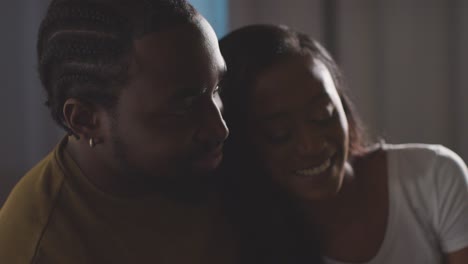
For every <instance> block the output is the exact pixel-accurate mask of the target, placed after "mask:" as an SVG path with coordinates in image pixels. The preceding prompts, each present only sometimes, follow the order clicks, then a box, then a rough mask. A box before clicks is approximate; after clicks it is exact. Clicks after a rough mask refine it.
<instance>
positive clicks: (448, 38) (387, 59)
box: [0, 0, 468, 205]
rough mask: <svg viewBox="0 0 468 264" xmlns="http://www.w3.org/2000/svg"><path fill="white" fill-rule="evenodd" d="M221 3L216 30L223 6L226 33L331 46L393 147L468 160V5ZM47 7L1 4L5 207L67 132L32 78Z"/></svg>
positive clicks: (441, 1) (32, 0)
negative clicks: (298, 37) (283, 34)
mask: <svg viewBox="0 0 468 264" xmlns="http://www.w3.org/2000/svg"><path fill="white" fill-rule="evenodd" d="M210 1H211V2H212V3H215V2H216V3H217V4H216V5H215V4H209V3H208V2H210ZM213 1H215V2H213ZM219 1H222V0H198V1H196V2H198V3H197V5H200V6H202V5H203V6H205V9H204V11H203V12H215V13H213V14H211V15H210V14H206V15H207V17H208V18H209V19H211V20H213V21H211V22H213V23H216V24H217V25H216V26H215V28H216V29H217V31H218V33H220V34H223V33H224V32H223V27H225V26H226V25H225V24H224V23H225V17H223V16H226V14H221V13H222V12H225V10H226V9H225V8H227V16H228V18H229V19H228V22H229V24H228V28H227V30H230V29H234V28H237V27H239V26H242V25H246V24H250V23H283V24H287V25H289V26H291V27H293V28H296V29H299V30H301V31H304V32H307V33H309V34H311V35H312V36H314V37H315V38H317V39H318V40H320V41H321V42H322V43H324V44H325V45H326V46H327V47H328V48H329V49H331V50H332V53H333V54H334V55H335V57H337V59H338V61H339V62H340V64H341V65H342V68H343V71H344V73H345V76H346V78H347V80H348V84H349V86H350V90H351V92H352V94H353V98H354V99H355V102H356V104H357V107H358V109H359V110H360V112H361V113H362V115H363V117H364V119H365V121H366V122H367V123H368V126H369V131H370V132H371V133H372V134H374V135H377V136H383V137H384V138H385V139H387V141H389V142H391V143H402V142H423V143H440V144H444V145H446V146H448V147H450V148H452V149H453V150H455V151H456V152H457V153H459V154H460V155H461V156H462V157H463V158H464V159H465V160H468V137H467V135H468V122H467V118H468V77H467V76H468V74H467V72H468V54H467V49H466V47H468V1H464V0H387V1H385V0H353V1H349V0H232V1H230V2H229V3H228V4H226V5H221V4H219ZM47 3H48V0H15V1H1V2H0V32H1V36H2V37H1V41H0V58H1V60H0V84H1V86H0V120H2V122H1V124H2V125H1V128H2V129H1V130H0V139H1V143H0V205H1V204H2V203H3V201H4V199H5V198H6V196H7V195H8V193H9V191H10V190H11V188H12V187H13V185H14V184H15V183H16V182H17V181H18V179H19V178H20V177H21V176H22V175H23V174H24V173H25V172H26V171H27V170H28V169H29V168H30V167H31V166H33V165H34V164H35V163H36V162H38V161H39V160H40V159H41V158H42V157H43V156H44V155H45V154H46V153H48V152H49V151H50V150H51V148H53V147H54V146H55V144H56V143H57V141H58V140H59V139H60V138H61V137H62V136H63V132H62V131H61V130H60V129H58V128H57V127H56V126H55V125H54V124H53V122H52V121H51V119H50V118H49V115H48V112H47V110H46V108H45V107H44V106H43V102H44V94H43V92H42V88H41V87H40V84H39V81H38V78H37V74H36V59H35V42H36V35H37V28H38V26H39V21H40V19H41V17H42V16H43V13H44V9H45V7H46V5H47ZM210 7H211V8H210ZM223 10H224V11H223ZM220 12H221V13H220ZM210 17H211V18H210Z"/></svg>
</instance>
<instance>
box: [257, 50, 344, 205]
mask: <svg viewBox="0 0 468 264" xmlns="http://www.w3.org/2000/svg"><path fill="white" fill-rule="evenodd" d="M285 87H287V89H285ZM252 98H253V100H252V101H251V103H250V105H249V111H250V112H251V113H254V114H253V115H252V119H251V120H249V131H250V132H251V134H252V135H254V136H253V139H252V142H253V144H254V146H255V149H256V151H257V152H258V156H259V157H262V164H263V165H264V167H265V168H266V169H267V171H268V172H269V173H270V175H272V177H273V180H274V181H275V182H277V183H278V184H279V185H280V186H284V187H285V188H286V189H287V191H289V192H290V193H292V194H294V195H295V196H297V197H298V198H299V199H301V200H320V199H325V198H329V197H330V196H333V195H335V194H336V192H337V191H338V190H339V188H340V186H341V184H342V181H343V177H344V164H345V160H346V159H347V153H348V125H347V120H346V116H345V114H344V111H343V107H342V105H341V102H340V99H339V96H338V94H337V92H336V89H335V87H334V84H333V81H332V78H331V76H330V74H329V72H328V71H327V70H326V68H325V66H324V65H323V63H321V62H320V61H317V60H314V59H312V58H311V57H310V56H306V57H304V56H298V57H294V58H290V59H288V60H287V61H285V62H283V63H280V64H277V65H275V66H273V67H272V68H271V69H269V70H267V71H266V72H265V73H264V74H261V75H260V76H259V78H258V80H257V82H256V85H255V88H254V91H253V96H252ZM327 160H331V161H332V165H331V166H330V167H329V169H327V170H326V171H324V172H323V173H320V174H319V175H316V176H314V177H305V176H301V175H299V174H298V173H297V171H298V170H304V169H308V168H314V167H318V166H320V165H321V164H324V163H325V162H326V161H327Z"/></svg>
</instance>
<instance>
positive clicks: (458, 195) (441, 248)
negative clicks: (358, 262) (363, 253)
mask: <svg viewBox="0 0 468 264" xmlns="http://www.w3.org/2000/svg"><path fill="white" fill-rule="evenodd" d="M384 149H385V150H386V151H387V153H388V155H387V157H388V158H387V160H388V188H389V215H388V217H389V218H388V221H387V229H386V231H385V238H384V240H383V243H382V245H381V247H380V249H379V251H378V252H377V254H376V255H375V256H374V257H373V258H372V259H371V260H370V261H369V262H366V264H386V263H389V264H396V263H398V264H432V263H434V264H441V263H442V259H443V256H444V254H446V253H450V252H454V251H457V250H460V249H463V248H466V247H468V170H467V167H466V165H465V163H464V162H463V160H462V159H461V158H460V157H459V156H458V155H457V154H455V153H454V152H452V151H451V150H449V149H447V148H445V147H443V146H440V145H423V144H402V145H384ZM356 243H359V241H356ZM324 261H325V263H326V264H347V263H345V262H339V261H335V260H332V259H329V258H325V259H324Z"/></svg>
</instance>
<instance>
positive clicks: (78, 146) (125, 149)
mask: <svg viewBox="0 0 468 264" xmlns="http://www.w3.org/2000/svg"><path fill="white" fill-rule="evenodd" d="M133 50H134V51H133V54H131V55H130V57H131V63H130V68H129V74H130V81H129V82H127V83H126V84H125V86H124V87H123V89H122V91H121V94H120V96H119V100H118V103H117V105H116V107H115V109H112V110H110V111H109V110H108V109H104V108H102V107H100V106H98V105H87V104H85V103H83V102H80V101H79V100H77V99H74V98H70V99H68V100H67V101H66V103H65V105H64V108H63V109H64V111H63V112H64V116H65V120H66V123H67V125H68V127H70V128H71V129H72V131H73V132H74V133H75V134H76V135H78V136H79V140H77V139H75V138H73V137H70V139H69V142H68V144H67V146H66V150H67V151H69V153H70V154H71V155H72V157H73V159H74V160H75V161H76V162H77V163H78V165H79V166H80V168H81V169H82V171H83V172H84V174H85V175H86V176H87V177H88V178H89V179H90V180H91V182H93V183H94V184H95V185H96V186H98V187H99V188H101V189H102V190H104V191H106V192H109V193H113V194H117V195H130V196H135V195H137V196H138V195H142V194H145V193H148V192H152V191H154V190H161V189H165V188H169V189H170V190H171V191H174V190H177V189H183V188H184V186H185V187H186V186H187V185H190V184H191V183H196V182H198V181H202V179H203V178H204V177H206V175H207V174H208V173H209V172H211V171H212V170H214V169H215V168H216V167H217V166H218V164H219V163H220V161H221V158H222V145H223V142H224V140H225V139H226V138H227V136H228V129H227V127H226V124H225V122H224V120H223V118H222V116H221V113H220V109H221V107H222V104H221V102H220V100H219V95H218V91H217V89H218V88H217V87H218V83H219V82H220V80H221V77H222V75H223V74H224V72H225V70H226V69H225V68H226V66H225V63H224V60H223V58H222V56H221V54H220V51H219V48H218V44H217V38H216V35H215V33H214V31H213V29H212V28H211V26H210V25H209V24H208V23H207V22H206V20H205V19H204V18H202V17H201V16H200V17H199V18H198V21H197V22H196V23H194V24H185V25H178V26H174V27H172V28H169V29H166V30H163V31H160V32H157V33H150V34H148V35H146V36H144V37H142V38H141V39H138V40H135V41H134V49H133ZM90 138H93V139H94V141H95V142H96V146H95V147H94V148H91V147H90V146H89V144H88V142H89V139H90Z"/></svg>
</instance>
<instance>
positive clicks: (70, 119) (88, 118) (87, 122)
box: [63, 98, 100, 140]
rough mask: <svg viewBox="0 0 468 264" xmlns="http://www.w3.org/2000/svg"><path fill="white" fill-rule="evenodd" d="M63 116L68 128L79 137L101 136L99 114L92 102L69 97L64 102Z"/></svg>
mask: <svg viewBox="0 0 468 264" xmlns="http://www.w3.org/2000/svg"><path fill="white" fill-rule="evenodd" d="M63 116H64V120H65V123H66V125H67V126H68V128H69V129H70V130H71V131H72V132H73V134H75V135H76V136H78V137H79V138H84V139H85V140H88V139H90V138H94V139H96V138H99V124H100V122H99V115H98V112H97V109H96V107H95V106H93V105H92V104H89V103H85V102H83V101H80V100H78V99H75V98H69V99H67V101H65V103H64V104H63Z"/></svg>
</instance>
